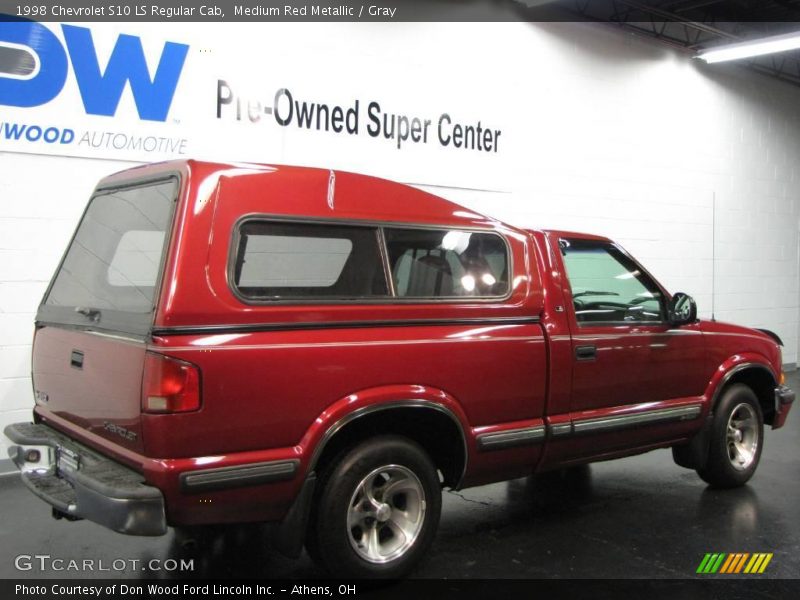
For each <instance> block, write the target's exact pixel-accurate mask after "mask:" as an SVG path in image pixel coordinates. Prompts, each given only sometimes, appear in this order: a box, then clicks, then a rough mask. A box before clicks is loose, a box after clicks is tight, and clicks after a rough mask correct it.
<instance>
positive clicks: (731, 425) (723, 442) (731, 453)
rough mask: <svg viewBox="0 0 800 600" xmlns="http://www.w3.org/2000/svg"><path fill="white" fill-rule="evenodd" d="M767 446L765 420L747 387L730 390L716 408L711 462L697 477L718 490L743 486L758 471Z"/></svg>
mask: <svg viewBox="0 0 800 600" xmlns="http://www.w3.org/2000/svg"><path fill="white" fill-rule="evenodd" d="M763 445H764V418H763V416H762V414H761V407H760V406H759V404H758V399H757V398H756V395H755V393H754V392H753V390H752V389H750V388H749V387H748V386H746V385H744V384H741V383H737V384H735V385H732V386H730V387H729V388H728V389H727V390H725V392H724V393H723V396H722V398H721V400H720V402H719V404H718V406H717V409H716V412H715V416H714V421H713V423H712V426H711V440H710V445H709V449H708V461H707V462H706V464H705V466H704V467H703V468H702V469H698V470H697V473H698V474H699V475H700V477H701V478H702V479H703V481H706V482H707V483H709V484H711V485H713V486H715V487H737V486H740V485H744V484H745V483H746V482H747V481H748V480H749V479H750V478H751V477H752V476H753V473H755V471H756V467H758V461H759V459H760V458H761V449H762V447H763Z"/></svg>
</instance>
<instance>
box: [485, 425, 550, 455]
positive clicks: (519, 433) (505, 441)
mask: <svg viewBox="0 0 800 600" xmlns="http://www.w3.org/2000/svg"><path fill="white" fill-rule="evenodd" d="M545 431H546V430H545V427H544V425H537V426H536V427H524V428H521V429H511V430H509V431H498V432H496V433H482V434H481V435H479V436H478V437H477V442H478V449H479V450H483V451H487V450H505V449H507V448H516V447H517V446H528V445H531V444H537V443H539V442H541V441H543V440H544V438H545Z"/></svg>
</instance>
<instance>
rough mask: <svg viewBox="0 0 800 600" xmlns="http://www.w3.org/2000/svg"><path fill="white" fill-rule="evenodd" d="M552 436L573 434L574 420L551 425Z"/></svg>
mask: <svg viewBox="0 0 800 600" xmlns="http://www.w3.org/2000/svg"><path fill="white" fill-rule="evenodd" d="M550 435H551V437H562V436H566V435H572V422H569V423H559V424H558V425H550Z"/></svg>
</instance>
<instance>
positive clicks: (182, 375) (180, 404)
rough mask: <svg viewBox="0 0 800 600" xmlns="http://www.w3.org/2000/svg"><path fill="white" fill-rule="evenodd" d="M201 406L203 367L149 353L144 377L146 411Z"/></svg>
mask: <svg viewBox="0 0 800 600" xmlns="http://www.w3.org/2000/svg"><path fill="white" fill-rule="evenodd" d="M199 408H200V369H198V368H197V367H196V366H194V365H193V364H191V363H188V362H184V361H182V360H177V359H175V358H170V357H169V356H163V355H161V354H155V353H152V352H147V353H146V354H145V359H144V376H143V378H142V410H143V411H144V412H148V413H178V412H188V411H192V410H197V409H199Z"/></svg>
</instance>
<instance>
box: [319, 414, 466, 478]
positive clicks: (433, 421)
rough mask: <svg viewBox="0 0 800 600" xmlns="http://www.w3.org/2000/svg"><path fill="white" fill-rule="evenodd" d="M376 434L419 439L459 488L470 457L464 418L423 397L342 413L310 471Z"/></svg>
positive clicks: (327, 432) (327, 433) (324, 436)
mask: <svg viewBox="0 0 800 600" xmlns="http://www.w3.org/2000/svg"><path fill="white" fill-rule="evenodd" d="M376 435H402V436H405V437H407V438H409V439H411V440H413V441H415V442H416V443H418V444H419V445H420V446H422V448H423V449H424V450H425V451H426V452H427V453H428V455H429V456H430V457H431V460H433V462H434V465H435V466H436V468H437V469H438V470H439V471H440V472H441V473H442V477H443V480H444V481H443V482H444V484H445V485H447V486H449V487H451V488H455V489H457V488H458V486H459V485H460V484H461V481H462V480H463V478H464V474H465V472H466V469H467V461H468V450H467V439H466V436H465V434H464V428H463V426H462V424H461V420H460V419H459V418H458V416H456V414H455V413H454V412H453V411H452V410H451V409H450V408H448V407H447V406H444V405H443V404H440V403H438V402H433V401H431V400H425V399H420V398H408V399H400V400H394V401H390V402H383V403H381V404H373V405H368V406H362V407H360V408H357V409H355V410H353V411H351V412H348V413H347V414H345V415H343V416H341V417H339V418H338V419H337V420H336V421H335V422H333V424H332V425H330V426H329V427H327V428H326V429H325V432H324V433H323V434H322V436H321V437H320V439H319V441H318V442H317V444H316V446H315V448H314V452H313V454H312V456H311V459H310V460H309V464H308V469H307V470H308V472H318V471H322V470H324V469H325V468H326V467H327V466H328V465H329V464H330V463H331V461H333V460H334V459H335V458H336V457H337V456H338V455H339V454H340V453H341V452H343V451H344V450H346V449H349V448H351V447H353V446H355V445H356V444H358V443H360V442H362V441H364V440H366V439H368V438H370V437H374V436H376ZM454 449H456V451H455V452H454Z"/></svg>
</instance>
